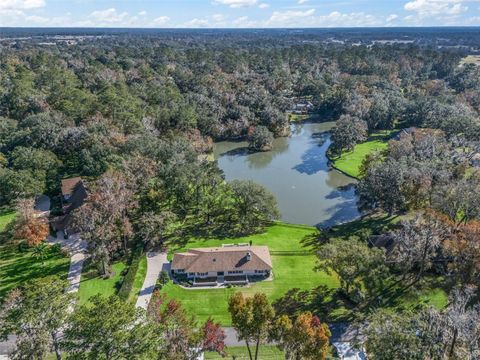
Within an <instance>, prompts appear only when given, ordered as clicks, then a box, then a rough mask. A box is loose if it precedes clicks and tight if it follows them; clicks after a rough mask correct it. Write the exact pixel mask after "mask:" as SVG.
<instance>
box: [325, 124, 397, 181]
mask: <svg viewBox="0 0 480 360" xmlns="http://www.w3.org/2000/svg"><path fill="white" fill-rule="evenodd" d="M392 133H393V131H382V132H379V133H376V134H373V135H371V136H370V137H369V138H368V140H367V141H366V142H364V143H361V144H357V145H356V146H355V148H354V149H353V151H348V152H344V153H342V155H341V156H340V157H338V158H335V159H333V167H334V168H335V169H338V170H340V171H341V172H343V173H345V174H347V175H349V176H352V177H354V178H358V177H359V175H360V165H362V162H363V159H365V158H366V157H367V155H368V154H370V153H372V152H374V151H379V150H384V149H386V148H387V147H388V139H390V137H391V135H392Z"/></svg>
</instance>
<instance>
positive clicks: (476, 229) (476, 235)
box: [444, 220, 480, 286]
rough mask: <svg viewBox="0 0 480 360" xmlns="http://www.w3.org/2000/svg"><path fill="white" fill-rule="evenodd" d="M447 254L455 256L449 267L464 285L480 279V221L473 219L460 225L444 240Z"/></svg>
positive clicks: (476, 282) (474, 282)
mask: <svg viewBox="0 0 480 360" xmlns="http://www.w3.org/2000/svg"><path fill="white" fill-rule="evenodd" d="M444 249H445V251H446V254H447V255H450V256H452V257H453V261H452V262H451V263H449V268H450V269H451V270H453V273H454V274H455V276H456V278H457V279H458V280H459V281H460V284H462V285H464V286H465V285H468V284H472V285H473V284H478V282H479V281H480V222H479V221H478V220H472V221H470V222H468V223H466V224H464V225H462V226H460V227H458V228H457V229H456V231H455V233H454V234H453V236H452V237H451V238H448V239H446V241H445V242H444Z"/></svg>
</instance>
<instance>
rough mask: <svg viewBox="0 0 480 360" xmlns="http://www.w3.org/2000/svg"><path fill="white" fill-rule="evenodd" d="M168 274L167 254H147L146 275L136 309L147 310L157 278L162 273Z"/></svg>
mask: <svg viewBox="0 0 480 360" xmlns="http://www.w3.org/2000/svg"><path fill="white" fill-rule="evenodd" d="M163 270H164V271H167V272H170V263H169V262H168V260H167V253H164V252H148V253H147V275H146V276H145V280H144V281H143V286H142V290H140V294H139V295H138V299H137V303H136V304H135V306H136V307H139V308H142V309H145V310H147V307H148V303H149V302H150V298H151V297H152V294H153V290H155V284H156V283H157V279H158V276H159V275H160V272H162V271H163Z"/></svg>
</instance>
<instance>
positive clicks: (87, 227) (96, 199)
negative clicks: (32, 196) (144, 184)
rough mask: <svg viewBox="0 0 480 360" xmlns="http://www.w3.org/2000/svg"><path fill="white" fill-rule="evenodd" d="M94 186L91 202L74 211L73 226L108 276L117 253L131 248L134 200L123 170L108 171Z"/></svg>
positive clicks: (102, 271)
mask: <svg viewBox="0 0 480 360" xmlns="http://www.w3.org/2000/svg"><path fill="white" fill-rule="evenodd" d="M93 187H94V189H93V192H92V193H91V194H89V196H88V199H87V201H86V202H85V203H84V204H83V205H82V206H81V207H80V208H78V209H76V210H75V211H74V212H73V221H72V228H74V229H77V230H78V231H80V232H81V233H82V237H83V239H85V240H86V241H87V243H88V249H89V251H90V253H91V255H92V260H93V261H94V262H95V263H97V264H99V268H100V272H101V274H102V275H104V276H105V275H107V274H108V267H109V264H110V261H111V258H112V256H113V254H114V253H115V252H116V251H118V250H119V249H122V248H123V251H126V250H127V243H128V238H129V236H130V235H131V233H132V229H131V223H130V218H129V210H131V209H132V208H133V207H134V202H133V196H132V192H131V190H130V189H129V188H128V187H127V182H126V181H125V179H124V177H123V176H122V174H121V173H117V172H108V173H106V174H105V175H104V176H102V177H101V178H100V179H99V180H98V181H97V182H96V183H95V184H94V186H93Z"/></svg>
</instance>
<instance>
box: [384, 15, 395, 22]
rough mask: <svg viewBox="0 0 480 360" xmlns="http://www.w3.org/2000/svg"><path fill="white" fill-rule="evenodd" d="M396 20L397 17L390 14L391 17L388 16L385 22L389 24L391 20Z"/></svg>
mask: <svg viewBox="0 0 480 360" xmlns="http://www.w3.org/2000/svg"><path fill="white" fill-rule="evenodd" d="M397 19H398V15H397V14H391V15H388V16H387V18H386V21H387V22H391V21H393V20H397Z"/></svg>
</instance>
